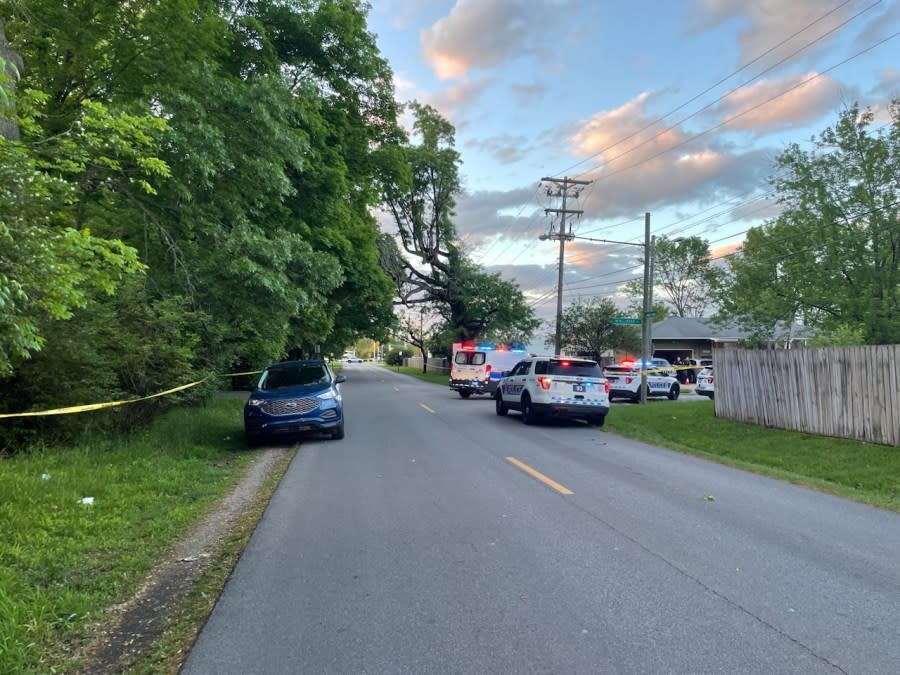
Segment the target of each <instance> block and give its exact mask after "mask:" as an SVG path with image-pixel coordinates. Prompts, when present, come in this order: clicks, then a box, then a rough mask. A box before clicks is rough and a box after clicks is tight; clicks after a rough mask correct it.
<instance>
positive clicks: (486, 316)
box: [380, 102, 540, 341]
mask: <svg viewBox="0 0 900 675" xmlns="http://www.w3.org/2000/svg"><path fill="white" fill-rule="evenodd" d="M409 107H410V109H411V110H412V111H413V113H414V115H415V122H414V124H413V130H414V134H415V135H416V136H417V138H418V140H419V143H418V144H414V143H410V142H406V143H402V144H400V145H398V146H397V147H395V148H393V150H391V151H385V152H384V153H383V154H382V161H383V162H384V163H385V165H386V166H387V165H390V166H392V167H393V170H392V171H389V172H385V174H384V177H385V181H384V182H383V183H382V194H383V198H384V202H385V205H386V207H387V210H388V211H389V213H390V214H391V216H392V217H393V220H394V222H395V224H396V225H397V230H398V233H399V237H398V239H399V245H398V243H397V240H396V239H395V238H393V237H390V236H387V235H384V236H383V237H382V238H381V240H380V243H381V260H382V265H383V267H384V269H385V270H386V272H387V274H388V275H389V276H390V277H391V279H393V281H394V284H395V292H396V296H397V298H398V300H397V302H398V303H399V304H401V305H405V306H407V307H409V306H414V305H418V304H423V303H427V304H430V305H432V306H433V307H434V308H435V310H436V311H437V312H438V313H439V314H440V315H441V316H442V317H443V319H444V324H445V325H444V327H443V329H442V331H443V332H445V333H449V334H452V336H453V339H454V341H457V340H464V339H473V338H477V337H480V336H485V335H489V334H490V333H491V332H507V331H510V330H517V331H519V332H521V334H522V335H523V336H529V337H530V335H531V334H532V333H533V332H534V330H536V329H537V327H538V326H539V325H540V321H539V320H538V319H537V318H536V317H535V316H534V311H533V310H532V309H531V307H530V306H528V304H527V303H526V302H525V298H524V296H523V294H522V292H521V289H520V288H519V287H518V285H517V284H515V283H513V282H510V281H505V280H503V279H501V278H500V275H499V274H490V273H488V272H486V271H485V270H483V269H482V268H481V267H479V266H478V265H476V264H474V263H473V262H472V261H471V260H469V259H468V258H467V257H466V255H465V254H464V252H463V251H462V250H461V248H460V247H459V245H458V241H457V235H456V228H455V226H454V224H453V219H452V216H453V207H454V205H455V199H456V196H457V195H458V194H459V191H460V182H459V162H460V160H459V154H458V153H457V152H456V150H455V149H454V143H455V139H454V129H453V126H452V125H451V124H450V123H449V122H448V121H447V120H445V119H444V118H443V117H441V116H440V114H439V113H438V112H437V111H436V110H435V109H434V108H431V107H430V106H427V105H421V104H419V103H415V102H413V103H411V104H410V106H409Z"/></svg>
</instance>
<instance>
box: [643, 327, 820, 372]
mask: <svg viewBox="0 0 900 675" xmlns="http://www.w3.org/2000/svg"><path fill="white" fill-rule="evenodd" d="M748 337H750V333H749V332H748V331H746V330H743V329H742V328H740V327H738V326H737V325H734V324H726V325H723V326H720V325H717V324H715V323H713V322H712V321H711V320H710V319H697V318H690V317H681V316H670V317H668V318H667V319H663V320H662V321H657V322H656V323H654V324H653V327H652V329H651V339H652V349H651V353H652V354H653V356H656V357H659V358H664V359H667V360H668V361H670V362H671V361H674V360H675V358H676V357H681V358H682V359H710V358H712V353H713V349H714V348H715V349H723V348H724V349H728V348H729V347H732V348H733V347H737V346H738V345H739V343H740V341H741V340H744V339H746V338H748ZM809 337H810V334H809V331H808V330H807V329H806V328H805V327H803V326H800V325H798V324H793V325H791V326H787V327H786V326H779V327H778V328H777V329H776V338H775V339H774V340H773V344H772V346H773V347H776V348H786V349H790V348H792V347H795V346H797V345H798V344H802V343H805V342H806V340H808V339H809Z"/></svg>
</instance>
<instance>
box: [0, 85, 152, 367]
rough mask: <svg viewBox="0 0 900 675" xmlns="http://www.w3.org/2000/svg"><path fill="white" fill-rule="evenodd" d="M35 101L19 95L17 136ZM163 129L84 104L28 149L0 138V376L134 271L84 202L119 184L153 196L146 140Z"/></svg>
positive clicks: (32, 122)
mask: <svg viewBox="0 0 900 675" xmlns="http://www.w3.org/2000/svg"><path fill="white" fill-rule="evenodd" d="M45 99H46V96H43V95H40V94H39V93H37V92H34V91H33V90H25V91H23V92H22V93H21V96H20V97H19V99H18V109H19V112H20V114H21V117H20V124H21V126H22V128H23V129H24V130H25V131H26V134H27V133H28V132H29V131H31V130H33V129H34V128H36V115H37V113H35V112H34V107H35V105H39V104H40V103H41V102H43V101H44V100H45ZM163 125H164V122H162V121H161V120H157V119H153V118H150V117H136V116H132V115H128V114H125V113H120V114H118V115H116V114H112V113H111V112H110V111H109V110H107V109H106V107H105V106H103V105H101V104H99V103H89V104H86V105H85V106H84V107H83V108H82V110H81V115H80V116H79V117H78V118H77V124H75V125H74V127H73V130H72V132H71V133H69V134H67V135H65V136H58V137H55V138H51V139H47V140H46V141H45V142H44V143H42V144H39V145H38V146H35V144H32V143H28V142H27V141H26V140H23V141H10V140H7V139H5V138H0V241H2V242H3V243H4V245H3V246H2V247H0V375H9V374H10V373H11V372H12V369H13V367H14V365H15V363H16V362H21V361H22V360H24V359H27V358H28V357H29V356H31V355H33V354H34V353H35V352H37V351H39V350H40V349H41V348H42V347H43V345H44V344H45V341H46V338H45V336H44V331H43V328H42V326H45V325H46V322H47V321H48V320H64V319H70V318H71V317H72V315H73V311H74V310H75V309H77V308H82V307H86V306H87V305H88V304H89V303H90V302H91V301H92V298H94V297H96V295H97V294H98V293H100V294H112V293H114V292H115V291H116V289H117V287H118V284H119V283H120V282H121V281H122V279H123V278H124V277H125V276H127V275H129V274H133V273H136V272H140V271H142V270H143V269H144V265H143V264H142V263H141V262H139V260H138V256H137V251H136V250H135V249H133V248H132V247H129V246H127V245H126V244H125V243H124V242H123V241H121V239H119V238H116V237H115V235H114V233H112V232H108V231H107V233H106V234H107V236H102V234H101V233H103V230H104V229H105V228H102V227H100V226H99V225H100V224H99V223H97V222H96V220H95V219H94V218H93V216H92V214H91V212H90V210H89V209H88V208H87V205H86V201H87V200H88V195H89V194H93V195H96V196H97V198H98V199H106V198H107V197H108V196H109V193H110V191H111V190H112V189H114V186H115V185H117V184H122V183H130V184H133V185H135V186H137V187H136V189H137V190H140V191H144V192H153V187H152V186H151V184H150V180H152V179H153V177H154V176H163V177H164V176H165V175H167V173H168V169H167V167H166V166H165V164H164V163H163V162H161V161H160V160H159V159H158V158H156V157H155V156H154V155H153V152H154V144H153V141H152V136H151V134H152V133H154V131H155V130H157V129H159V128H160V127H161V126H163ZM109 235H113V236H109Z"/></svg>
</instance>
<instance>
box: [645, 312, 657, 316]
mask: <svg viewBox="0 0 900 675" xmlns="http://www.w3.org/2000/svg"><path fill="white" fill-rule="evenodd" d="M644 316H656V312H644Z"/></svg>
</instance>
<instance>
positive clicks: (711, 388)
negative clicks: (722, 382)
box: [694, 364, 716, 400]
mask: <svg viewBox="0 0 900 675" xmlns="http://www.w3.org/2000/svg"><path fill="white" fill-rule="evenodd" d="M715 381H716V378H715V376H714V375H713V367H712V364H710V365H708V366H707V367H706V368H704V369H703V370H701V371H700V374H699V375H697V386H696V387H695V388H694V393H696V394H700V396H709V398H710V400H715V395H716V386H715Z"/></svg>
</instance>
